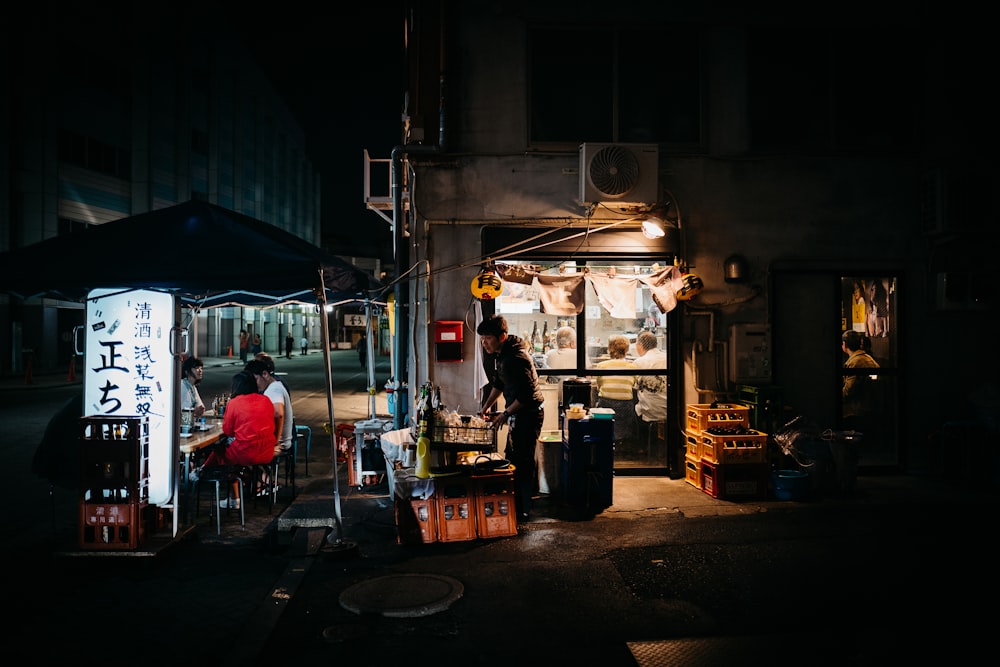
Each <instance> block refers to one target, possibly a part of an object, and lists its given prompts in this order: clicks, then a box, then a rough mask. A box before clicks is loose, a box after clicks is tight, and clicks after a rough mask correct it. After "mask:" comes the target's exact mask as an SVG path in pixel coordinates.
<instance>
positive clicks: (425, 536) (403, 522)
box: [395, 496, 438, 544]
mask: <svg viewBox="0 0 1000 667" xmlns="http://www.w3.org/2000/svg"><path fill="white" fill-rule="evenodd" d="M395 513H396V542H397V543H398V544H430V543H431V542H437V541H438V538H437V515H438V511H437V499H436V498H435V497H434V496H431V497H430V498H396V501H395Z"/></svg>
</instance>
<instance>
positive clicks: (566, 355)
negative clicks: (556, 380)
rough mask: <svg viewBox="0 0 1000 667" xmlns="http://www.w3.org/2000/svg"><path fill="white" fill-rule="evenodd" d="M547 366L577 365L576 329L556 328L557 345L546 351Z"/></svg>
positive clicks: (571, 366)
mask: <svg viewBox="0 0 1000 667" xmlns="http://www.w3.org/2000/svg"><path fill="white" fill-rule="evenodd" d="M545 366H546V367H547V368H575V367H576V329H574V328H573V327H559V329H557V330H556V346H555V347H554V348H552V349H551V350H549V351H548V352H546V353H545Z"/></svg>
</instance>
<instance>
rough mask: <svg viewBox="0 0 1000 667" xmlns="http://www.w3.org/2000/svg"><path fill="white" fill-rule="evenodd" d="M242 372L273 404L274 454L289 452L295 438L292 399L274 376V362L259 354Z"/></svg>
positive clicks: (283, 385) (286, 389)
mask: <svg viewBox="0 0 1000 667" xmlns="http://www.w3.org/2000/svg"><path fill="white" fill-rule="evenodd" d="M244 370H245V371H246V372H247V373H250V375H252V376H253V377H254V380H256V382H257V389H258V390H259V391H260V392H261V393H262V394H264V395H265V396H267V397H268V398H269V399H271V403H273V404H274V433H275V437H276V438H277V440H278V442H277V446H276V447H275V448H274V453H275V454H281V453H282V452H288V451H291V449H292V444H293V442H292V439H293V438H295V415H294V413H293V412H292V398H291V395H290V394H289V392H288V387H287V386H286V385H285V383H284V381H283V380H279V379H278V378H277V376H276V375H275V374H274V360H273V359H271V358H270V357H264V356H263V353H261V357H260V358H255V359H252V360H250V361H248V362H247V365H246V367H245V368H244Z"/></svg>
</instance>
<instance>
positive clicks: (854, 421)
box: [840, 330, 879, 434]
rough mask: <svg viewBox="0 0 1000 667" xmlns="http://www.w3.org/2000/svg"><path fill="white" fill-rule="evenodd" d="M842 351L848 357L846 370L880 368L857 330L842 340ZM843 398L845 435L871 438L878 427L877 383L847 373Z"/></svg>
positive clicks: (865, 374) (863, 374)
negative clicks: (866, 349) (856, 433)
mask: <svg viewBox="0 0 1000 667" xmlns="http://www.w3.org/2000/svg"><path fill="white" fill-rule="evenodd" d="M840 349H841V350H842V351H843V352H844V354H846V355H847V359H846V360H845V361H844V368H878V367H879V365H878V362H877V361H875V359H873V358H872V356H871V355H870V354H868V353H867V352H866V351H865V339H864V337H863V336H862V335H861V334H860V333H858V332H857V331H854V330H848V331H845V332H844V334H843V336H841V342H840ZM842 394H843V412H842V415H843V420H842V421H841V425H842V427H843V429H844V430H845V431H858V432H860V433H862V434H866V433H868V434H872V433H873V432H874V430H875V427H876V422H875V419H874V417H875V415H876V412H877V410H876V407H875V401H876V398H877V393H876V387H875V381H874V380H872V379H871V377H869V374H868V373H864V372H860V373H857V374H854V373H850V374H848V373H845V374H844V384H843V389H842Z"/></svg>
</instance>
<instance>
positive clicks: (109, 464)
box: [80, 416, 149, 550]
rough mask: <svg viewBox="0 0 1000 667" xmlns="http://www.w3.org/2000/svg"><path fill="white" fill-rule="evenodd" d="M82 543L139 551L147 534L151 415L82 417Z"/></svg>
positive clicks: (85, 547)
mask: <svg viewBox="0 0 1000 667" xmlns="http://www.w3.org/2000/svg"><path fill="white" fill-rule="evenodd" d="M80 427H81V430H80V456H81V462H82V466H81V471H80V472H81V479H80V482H81V497H80V547H81V548H83V549H98V550H116V549H117V550H122V549H131V550H134V549H136V548H138V547H139V545H141V544H142V542H143V541H144V539H145V537H146V520H147V517H146V516H145V514H146V510H147V508H148V507H149V418H148V417H98V416H95V417H84V418H82V419H81V420H80Z"/></svg>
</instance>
